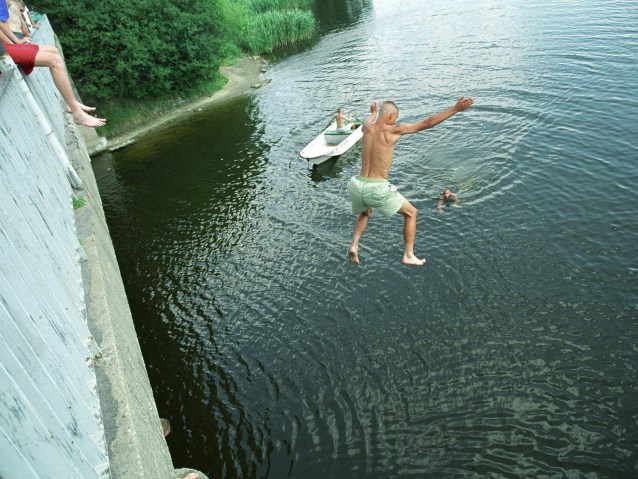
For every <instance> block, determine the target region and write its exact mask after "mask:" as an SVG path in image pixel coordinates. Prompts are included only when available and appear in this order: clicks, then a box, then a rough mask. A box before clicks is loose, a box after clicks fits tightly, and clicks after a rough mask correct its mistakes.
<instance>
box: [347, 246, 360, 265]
mask: <svg viewBox="0 0 638 479" xmlns="http://www.w3.org/2000/svg"><path fill="white" fill-rule="evenodd" d="M348 261H350V262H351V263H352V264H359V253H358V251H357V248H355V247H354V246H350V249H349V250H348Z"/></svg>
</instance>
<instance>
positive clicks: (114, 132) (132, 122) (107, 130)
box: [98, 74, 228, 138]
mask: <svg viewBox="0 0 638 479" xmlns="http://www.w3.org/2000/svg"><path fill="white" fill-rule="evenodd" d="M227 82H228V79H227V78H225V77H223V76H222V75H221V74H220V75H218V76H217V78H216V79H215V80H213V81H211V82H208V83H204V84H201V85H199V86H195V87H190V88H188V89H185V90H184V91H181V92H179V94H175V95H172V96H164V97H162V98H156V99H150V100H130V99H118V100H113V101H110V102H107V103H105V104H103V105H101V107H100V115H104V117H105V118H106V120H107V122H106V125H105V126H103V127H101V128H98V133H99V134H100V135H104V136H106V137H107V138H112V137H114V136H118V135H121V134H124V133H126V132H127V131H130V130H132V129H134V128H136V127H140V126H143V125H145V124H147V123H148V120H149V118H153V117H156V116H159V115H162V114H164V113H168V112H170V111H173V110H175V109H176V108H179V107H180V106H182V105H183V104H184V103H186V102H189V101H194V100H196V99H199V98H203V97H207V96H211V95H212V94H213V93H215V92H216V91H218V90H221V89H222V88H223V86H224V85H225V84H226V83H227Z"/></svg>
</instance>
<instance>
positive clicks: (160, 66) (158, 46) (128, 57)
mask: <svg viewBox="0 0 638 479" xmlns="http://www.w3.org/2000/svg"><path fill="white" fill-rule="evenodd" d="M222 1H225V0H138V1H134V2H131V1H123V0H100V1H99V2H96V1H93V0H73V1H71V0H41V1H40V2H39V3H38V8H39V10H41V11H42V12H44V13H46V14H47V16H48V17H49V20H50V21H51V23H52V25H53V28H54V29H55V31H56V33H57V35H58V36H59V38H60V41H61V43H62V45H63V48H64V53H65V59H66V63H67V66H68V69H69V71H70V72H71V75H72V76H73V78H74V80H75V82H76V83H77V84H78V85H80V86H81V90H82V93H83V94H85V95H88V96H90V97H93V98H96V99H104V98H116V97H126V98H137V99H139V98H145V97H148V96H152V97H156V96H160V95H162V94H165V93H168V92H172V91H179V89H180V88H185V87H188V86H189V85H192V84H193V83H198V82H201V81H210V80H211V79H213V78H214V77H215V75H216V74H217V70H218V67H219V65H220V63H221V61H222V60H223V55H224V49H225V48H226V50H227V49H228V48H227V46H226V42H225V41H224V34H223V31H224V29H223V26H222V25H221V20H220V18H221V15H220V10H221V9H220V2H222Z"/></svg>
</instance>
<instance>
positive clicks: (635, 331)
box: [94, 0, 638, 479]
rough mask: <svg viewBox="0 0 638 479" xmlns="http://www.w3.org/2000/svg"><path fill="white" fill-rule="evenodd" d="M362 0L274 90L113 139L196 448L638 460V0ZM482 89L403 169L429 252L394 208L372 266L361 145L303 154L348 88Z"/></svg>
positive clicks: (581, 463) (146, 300) (115, 181)
mask: <svg viewBox="0 0 638 479" xmlns="http://www.w3.org/2000/svg"><path fill="white" fill-rule="evenodd" d="M345 3H346V7H347V8H343V7H340V6H339V5H340V3H339V2H336V1H333V2H329V3H327V7H326V10H325V11H322V12H321V18H322V22H323V24H324V35H323V36H322V37H321V39H320V40H319V41H317V42H316V44H314V45H313V46H311V47H309V48H308V49H307V50H305V51H303V52H301V53H299V54H296V55H294V56H292V57H289V58H287V59H285V60H283V61H281V62H279V63H277V64H275V65H274V66H273V67H272V68H271V69H270V70H269V72H268V73H267V74H266V75H265V76H266V77H267V78H270V79H272V82H271V83H270V84H269V85H267V86H266V87H264V88H263V89H261V90H259V91H257V92H255V93H254V94H252V95H250V96H247V97H245V98H242V99H240V100H237V101H232V102H228V103H225V104H223V105H221V106H218V107H215V108H212V109H209V110H205V111H202V112H198V113H197V114H195V115H194V116H193V117H191V118H189V119H188V120H187V121H184V122H180V123H176V124H173V125H171V126H170V127H169V128H167V129H166V130H164V131H161V132H158V133H157V134H153V135H150V136H148V137H147V138H144V139H143V140H142V141H140V142H139V143H137V144H136V145H135V146H132V147H130V148H128V149H126V150H123V151H121V152H118V153H117V154H113V155H107V156H103V157H101V158H99V159H96V160H95V161H94V167H95V171H96V175H97V178H98V183H99V186H100V189H101V193H102V195H103V201H104V207H105V210H106V214H107V218H108V221H109V226H110V228H111V232H112V235H113V240H114V243H115V247H116V251H117V254H118V258H119V261H120V265H121V269H122V274H123V277H124V280H125V283H126V287H127V293H128V295H129V300H130V303H131V307H132V310H133V316H134V319H135V323H136V328H137V331H138V334H139V338H140V342H141V345H142V349H143V352H144V356H145V360H146V363H147V366H148V369H149V374H150V378H151V383H152V385H153V389H154V392H155V396H156V399H157V404H158V409H159V412H160V415H161V416H162V417H166V418H168V419H170V421H171V424H172V427H173V432H172V433H171V435H170V436H169V437H168V443H169V447H170V449H171V453H172V455H173V460H174V463H175V465H176V466H178V467H180V466H192V467H196V468H199V469H200V470H202V471H203V472H205V473H207V474H209V475H210V476H211V477H216V478H218V477H219V478H221V477H225V478H247V477H254V478H266V477H268V478H283V477H289V478H304V479H305V478H321V479H325V478H389V477H423V478H430V477H440V478H452V477H512V478H514V477H561V478H562V477H578V478H580V477H588V478H590V477H592V478H593V477H605V478H625V477H626V478H630V477H637V476H638V382H637V381H636V379H637V370H638V262H637V259H638V225H637V222H636V219H637V213H636V212H637V211H638V193H637V189H636V186H637V180H638V146H637V141H636V139H637V138H638V121H637V118H638V86H637V85H638V82H637V81H636V78H638V68H637V65H638V2H636V1H623V0H619V1H614V2H594V1H593V0H586V1H578V2H576V1H567V0H557V1H554V2H549V1H540V2H523V1H520V0H516V1H505V0H495V1H478V2H477V1H465V0H461V1H456V2H446V1H444V0H433V1H428V2H424V1H422V0H404V1H402V2H395V1H392V0H374V1H365V0H359V1H350V2H345ZM336 12H338V14H337V13H336ZM461 95H471V96H473V97H474V98H475V100H476V106H475V107H474V108H473V109H472V110H470V111H468V112H465V113H462V114H459V115H457V116H455V117H454V118H452V119H450V120H448V121H447V122H445V123H443V124H442V125H439V126H438V127H436V128H435V129H433V130H429V131H427V132H425V133H422V134H420V135H415V136H412V137H406V138H404V139H402V140H401V141H400V143H399V145H398V146H397V149H396V159H395V164H394V167H393V170H392V172H391V179H392V181H393V183H395V184H396V185H397V186H398V188H399V190H400V191H401V192H402V193H403V194H404V195H405V196H406V197H407V198H409V199H410V200H411V201H412V202H413V204H414V205H415V206H416V207H417V208H418V209H419V211H420V215H419V219H418V232H417V242H416V252H417V253H418V254H420V255H423V256H425V257H426V258H427V259H428V264H427V266H425V267H424V268H414V267H407V266H403V265H402V264H401V263H400V259H401V255H402V238H401V227H402V219H401V218H400V217H399V216H397V217H395V218H389V219H386V218H381V217H380V216H377V215H374V216H373V217H372V219H371V221H370V225H369V227H368V230H367V231H366V233H365V235H364V237H363V240H362V244H361V249H360V256H361V260H362V263H361V265H360V266H359V267H354V266H352V265H350V264H349V263H348V261H347V259H346V250H347V246H348V244H349V241H350V236H351V234H352V228H353V225H354V219H355V218H354V216H352V214H351V212H350V209H349V200H348V197H347V192H346V183H347V180H348V178H349V177H350V176H352V175H353V174H356V173H357V172H358V169H359V166H360V160H359V155H360V146H358V147H356V148H354V149H353V150H351V151H350V152H348V153H347V154H346V155H344V156H342V157H341V158H339V159H338V160H336V161H331V162H330V163H328V164H326V165H322V166H321V167H320V168H319V169H317V170H315V171H312V170H309V169H308V168H307V165H306V164H305V162H304V160H302V159H301V158H299V156H298V153H299V151H300V150H301V149H302V148H303V146H304V145H305V144H306V143H307V142H309V141H310V140H311V139H312V138H313V137H314V135H315V134H317V132H318V131H319V130H320V129H321V128H322V127H323V126H324V125H325V124H326V123H327V121H328V120H329V118H330V116H331V115H332V114H333V113H334V110H335V108H336V107H337V106H339V105H343V106H344V107H345V108H346V110H348V111H351V112H353V113H355V114H356V115H358V116H364V115H365V114H366V113H367V112H368V111H369V105H370V102H371V101H372V100H380V101H381V100H385V99H393V100H395V101H396V102H397V103H398V105H399V107H400V108H401V113H400V121H408V122H409V121H416V120H419V119H421V118H423V117H425V116H428V115H430V114H432V113H436V112H438V111H441V110H443V109H445V108H447V107H448V106H450V105H451V104H453V103H454V101H455V100H456V99H457V98H458V97H459V96H461ZM443 187H450V188H452V189H453V190H455V191H457V192H458V193H459V196H460V199H461V203H460V204H459V206H458V207H456V208H455V207H449V208H445V209H444V213H440V212H439V211H437V209H436V199H437V195H438V193H439V191H440V190H441V189H442V188H443Z"/></svg>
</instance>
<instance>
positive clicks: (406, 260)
mask: <svg viewBox="0 0 638 479" xmlns="http://www.w3.org/2000/svg"><path fill="white" fill-rule="evenodd" d="M401 262H402V263H403V264H411V265H414V266H423V265H424V264H425V263H426V260H425V258H423V259H420V258H417V257H416V256H411V257H408V256H405V255H403V259H402V260H401Z"/></svg>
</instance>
